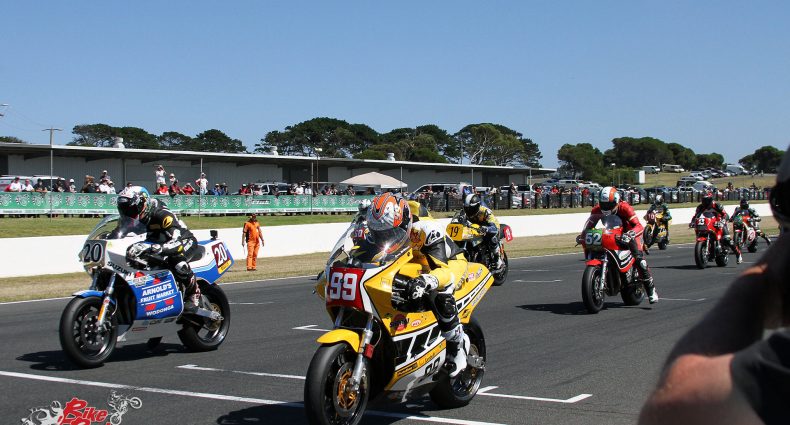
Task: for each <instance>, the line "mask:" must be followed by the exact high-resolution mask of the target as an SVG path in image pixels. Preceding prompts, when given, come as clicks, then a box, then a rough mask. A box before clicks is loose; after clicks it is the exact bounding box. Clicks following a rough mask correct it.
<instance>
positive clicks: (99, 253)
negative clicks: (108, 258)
mask: <svg viewBox="0 0 790 425" xmlns="http://www.w3.org/2000/svg"><path fill="white" fill-rule="evenodd" d="M106 251H107V241H104V240H92V241H86V242H85V245H83V246H82V250H81V251H80V260H81V261H82V263H83V264H84V265H86V266H93V265H102V264H103V263H104V255H105V252H106Z"/></svg>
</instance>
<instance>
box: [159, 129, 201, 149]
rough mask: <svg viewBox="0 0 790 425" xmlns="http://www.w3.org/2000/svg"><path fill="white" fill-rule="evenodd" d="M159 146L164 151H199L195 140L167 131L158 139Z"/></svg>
mask: <svg viewBox="0 0 790 425" xmlns="http://www.w3.org/2000/svg"><path fill="white" fill-rule="evenodd" d="M158 139H159V144H160V145H161V146H162V149H170V150H176V151H195V150H198V149H197V146H196V143H195V139H193V138H191V137H189V136H187V135H186V134H181V133H179V132H177V131H166V132H164V133H162V135H161V136H159V137H158Z"/></svg>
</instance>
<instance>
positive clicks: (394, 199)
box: [367, 193, 411, 245]
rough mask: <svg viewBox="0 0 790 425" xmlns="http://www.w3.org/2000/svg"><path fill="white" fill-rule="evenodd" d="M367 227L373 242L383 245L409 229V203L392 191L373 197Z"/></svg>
mask: <svg viewBox="0 0 790 425" xmlns="http://www.w3.org/2000/svg"><path fill="white" fill-rule="evenodd" d="M367 221H368V228H369V229H370V236H371V238H372V239H373V242H374V243H376V244H377V245H385V244H387V243H389V242H391V241H393V240H399V239H401V238H402V237H403V236H406V237H408V235H409V232H410V231H411V213H410V211H409V203H408V202H406V199H404V198H403V197H400V196H395V195H393V194H392V193H382V194H381V195H377V196H376V197H375V198H373V201H371V203H370V207H369V208H368V214H367Z"/></svg>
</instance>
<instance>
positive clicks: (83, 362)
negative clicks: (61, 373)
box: [59, 297, 118, 367]
mask: <svg viewBox="0 0 790 425" xmlns="http://www.w3.org/2000/svg"><path fill="white" fill-rule="evenodd" d="M101 305H102V300H101V298H98V297H89V298H74V299H73V300H71V301H69V303H68V305H66V308H65V309H64V310H63V314H62V315H61V316H60V327H59V328H60V329H59V333H60V346H61V347H62V348H63V351H64V352H65V353H66V356H67V357H68V358H69V359H70V360H71V361H73V362H74V363H76V364H78V365H80V366H82V367H98V366H101V365H102V364H103V363H104V362H105V361H106V360H107V358H109V357H110V355H111V354H112V352H113V350H114V349H115V344H116V342H117V339H118V322H117V319H116V318H115V317H114V316H112V317H108V318H107V319H106V320H107V323H108V324H109V325H110V329H109V330H105V331H101V332H100V331H98V330H97V329H96V320H97V319H98V317H99V310H100V309H101Z"/></svg>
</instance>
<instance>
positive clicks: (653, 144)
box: [604, 137, 674, 168]
mask: <svg viewBox="0 0 790 425" xmlns="http://www.w3.org/2000/svg"><path fill="white" fill-rule="evenodd" d="M612 144H613V145H614V147H613V148H612V149H609V150H607V151H606V152H604V158H605V161H606V162H607V163H612V162H613V163H615V164H617V165H618V166H623V167H633V168H639V167H642V166H643V165H658V164H664V163H669V162H670V161H672V160H673V158H674V155H673V153H672V151H671V150H670V149H669V147H668V146H667V144H666V143H664V142H663V141H661V140H659V139H656V138H653V137H640V138H638V139H636V138H633V137H618V138H615V139H612Z"/></svg>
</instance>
